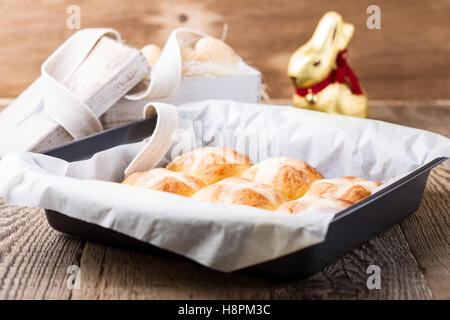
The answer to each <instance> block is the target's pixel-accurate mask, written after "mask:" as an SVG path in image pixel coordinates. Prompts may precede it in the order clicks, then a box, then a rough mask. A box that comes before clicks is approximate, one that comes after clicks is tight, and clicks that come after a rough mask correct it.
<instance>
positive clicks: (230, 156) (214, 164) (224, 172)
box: [166, 147, 251, 184]
mask: <svg viewBox="0 0 450 320" xmlns="http://www.w3.org/2000/svg"><path fill="white" fill-rule="evenodd" d="M250 166H251V163H250V159H249V157H248V156H247V155H245V154H242V153H239V152H237V151H235V150H233V149H230V148H226V147H203V148H199V149H196V150H194V151H191V152H188V153H185V154H182V155H180V156H178V157H176V158H175V159H174V160H173V161H172V162H171V163H169V164H168V165H167V167H166V168H167V169H169V170H171V171H176V172H184V173H187V174H189V175H192V176H194V177H197V178H199V179H200V180H202V181H203V182H204V183H206V184H212V183H215V182H217V181H220V180H222V179H225V178H228V177H239V176H240V175H241V174H242V173H243V172H244V171H245V170H247V169H248V168H249V167H250Z"/></svg>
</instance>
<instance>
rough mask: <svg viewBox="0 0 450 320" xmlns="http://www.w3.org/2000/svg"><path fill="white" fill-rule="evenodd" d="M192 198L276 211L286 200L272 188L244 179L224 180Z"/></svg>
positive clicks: (202, 190)
mask: <svg viewBox="0 0 450 320" xmlns="http://www.w3.org/2000/svg"><path fill="white" fill-rule="evenodd" d="M192 198H193V199H198V200H203V201H207V202H212V203H220V204H243V205H247V206H252V207H256V208H261V209H267V210H275V209H276V208H278V206H279V205H280V204H281V203H283V202H284V200H285V199H284V198H283V195H282V194H281V193H279V192H278V191H276V190H274V189H272V188H271V187H270V186H268V185H265V184H262V183H258V182H253V181H250V180H248V179H243V178H226V179H223V180H221V181H219V182H217V183H215V184H212V185H209V186H207V187H205V188H203V189H201V190H200V191H198V192H197V193H195V194H194V195H193V196H192Z"/></svg>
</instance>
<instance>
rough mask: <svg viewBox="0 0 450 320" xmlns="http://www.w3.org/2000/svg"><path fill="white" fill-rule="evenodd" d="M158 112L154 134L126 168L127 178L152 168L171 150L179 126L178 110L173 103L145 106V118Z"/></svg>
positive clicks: (156, 103) (154, 103) (151, 103)
mask: <svg viewBox="0 0 450 320" xmlns="http://www.w3.org/2000/svg"><path fill="white" fill-rule="evenodd" d="M155 113H156V116H157V122H156V127H155V130H154V131H153V134H152V136H151V137H150V139H149V141H148V142H147V144H146V145H145V147H144V148H143V149H142V150H141V151H140V152H139V153H138V154H137V156H136V157H135V158H134V159H133V160H132V161H131V163H130V164H129V165H128V167H127V168H126V169H125V178H126V177H128V176H129V175H130V174H132V173H134V172H142V171H148V170H150V169H152V168H153V167H154V166H155V165H156V164H157V163H158V162H159V161H161V159H162V158H163V157H164V155H165V154H166V153H167V151H168V150H169V148H170V146H171V145H172V137H173V134H174V132H175V130H176V129H177V128H178V112H177V109H176V108H175V107H174V106H173V105H171V104H166V103H161V102H150V103H148V104H147V105H146V106H145V108H144V118H148V117H150V116H153V115H154V114H155Z"/></svg>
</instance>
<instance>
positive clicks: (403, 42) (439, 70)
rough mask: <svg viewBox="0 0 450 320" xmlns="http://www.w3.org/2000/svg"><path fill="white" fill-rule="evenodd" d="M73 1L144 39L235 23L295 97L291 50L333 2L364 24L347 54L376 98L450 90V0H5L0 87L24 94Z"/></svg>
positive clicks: (258, 61) (233, 31) (253, 54)
mask: <svg viewBox="0 0 450 320" xmlns="http://www.w3.org/2000/svg"><path fill="white" fill-rule="evenodd" d="M72 4H77V5H79V6H80V8H81V27H83V28H84V27H112V28H115V29H117V30H119V31H120V32H121V34H122V35H123V37H124V38H125V39H126V41H127V42H128V43H129V44H130V45H133V46H137V47H141V46H143V45H145V44H146V43H149V42H154V43H157V44H159V45H162V44H163V43H164V41H165V39H167V36H168V34H169V32H170V30H172V29H173V28H176V27H181V26H185V27H192V28H196V29H199V30H202V31H205V32H207V33H210V34H212V35H214V36H218V37H219V36H220V35H221V32H222V28H223V25H224V23H227V24H228V27H229V29H228V37H227V42H229V43H230V44H231V45H232V46H233V47H234V48H235V50H236V51H237V52H238V53H239V54H240V55H241V56H242V57H243V58H244V59H245V60H246V61H248V62H250V63H251V64H252V65H254V66H255V67H257V68H258V69H260V70H261V71H262V72H263V76H264V80H265V82H266V83H267V85H268V88H269V94H270V96H271V97H272V98H280V97H285V98H288V97H290V95H291V92H292V88H291V85H290V82H289V81H288V79H287V77H286V75H285V69H286V65H287V62H288V59H289V56H290V54H291V53H292V52H293V51H294V50H295V49H296V48H297V47H298V46H300V45H301V44H303V43H304V42H306V41H307V40H308V39H309V37H310V36H311V34H312V32H313V30H314V27H315V25H316V24H317V22H318V20H319V19H320V17H321V16H322V15H323V14H324V13H325V12H326V11H329V10H335V11H338V12H339V13H341V14H342V15H343V17H344V19H345V20H346V21H347V22H350V23H353V24H354V25H355V26H356V32H355V35H354V38H353V40H352V42H351V44H350V58H349V60H350V64H351V66H352V67H353V68H354V69H355V70H356V72H357V74H358V75H359V76H360V78H361V81H362V83H363V85H364V86H365V88H366V89H367V92H368V94H369V98H370V99H448V98H450V91H448V89H447V88H448V87H449V86H450V73H449V64H448V61H449V56H450V39H449V32H448V30H449V29H450V19H448V17H449V16H450V1H448V0H428V1H408V0H396V1H387V0H380V1H373V0H370V1H369V0H335V1H327V0H315V1H292V0H277V1H271V0H246V1H242V0H227V1H222V0H205V1H201V2H200V1H193V0H177V1H168V0H165V1H159V0H134V1H120V0H109V1H105V0H103V1H102V0H91V1H73V0H70V1H65V0H61V1H55V0H32V1H31V0H2V1H1V2H0V18H1V19H0V48H1V49H0V96H2V97H14V96H17V95H18V94H19V93H20V92H21V91H22V90H23V89H24V88H26V87H27V86H28V85H29V84H30V83H31V82H32V81H33V80H34V79H35V78H36V77H37V76H38V74H39V72H40V65H41V63H42V62H43V60H44V59H45V58H46V57H47V56H48V55H49V54H50V53H51V52H52V51H53V50H55V49H56V48H57V47H58V45H59V44H61V42H62V41H63V40H64V39H66V38H67V37H69V36H70V35H71V34H72V33H73V32H74V30H69V29H68V28H67V27H66V20H67V18H68V17H69V15H68V14H67V13H66V9H67V7H68V6H69V5H72ZM370 4H378V5H379V6H380V8H381V28H382V29H381V30H369V29H367V27H366V19H367V17H368V14H367V13H366V9H367V7H368V6H369V5H370Z"/></svg>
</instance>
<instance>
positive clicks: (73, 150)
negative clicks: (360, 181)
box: [44, 119, 447, 280]
mask: <svg viewBox="0 0 450 320" xmlns="http://www.w3.org/2000/svg"><path fill="white" fill-rule="evenodd" d="M155 126H156V120H155V119H146V120H142V121H137V122H133V123H130V124H127V125H124V126H121V127H118V128H115V129H111V130H108V131H105V132H102V133H99V134H96V135H93V136H90V137H87V138H85V139H82V140H78V141H76V142H72V143H68V144H66V145H63V146H60V147H57V148H54V149H51V150H49V151H46V152H44V154H47V155H49V156H53V157H57V158H60V159H64V160H66V161H69V162H73V161H79V160H83V159H88V158H90V157H91V156H92V155H94V154H95V153H97V152H100V151H103V150H106V149H109V148H112V147H115V146H118V145H121V144H126V143H132V142H137V141H141V140H143V139H145V138H147V137H149V136H151V134H152V132H153V130H154V128H155ZM446 159H447V158H437V159H435V160H433V161H431V162H429V163H428V164H426V165H424V166H422V167H421V168H419V169H417V170H415V171H414V172H412V173H410V174H408V175H407V176H405V177H403V178H401V179H400V180H398V181H396V182H395V183H393V184H392V185H390V186H388V187H387V188H385V189H383V190H381V191H379V192H377V193H376V194H374V195H372V196H370V197H368V198H366V199H364V200H363V201H361V202H358V203H357V204H355V205H353V206H351V207H348V208H346V209H345V210H343V211H341V212H339V213H338V214H337V215H336V216H335V217H334V218H333V220H332V222H331V223H330V225H329V228H328V232H327V235H326V239H325V241H324V242H322V243H319V244H317V245H314V246H311V247H308V248H305V249H302V250H299V251H296V252H293V253H290V254H288V255H285V256H282V257H279V258H276V259H273V260H270V261H267V262H264V263H260V264H258V265H254V266H251V267H248V268H245V269H242V270H239V271H238V272H241V273H246V274H252V275H257V276H262V277H266V278H275V279H279V280H296V279H302V278H306V277H308V276H310V275H312V274H314V273H316V272H318V271H320V270H322V268H323V267H325V266H326V265H327V264H329V263H331V262H332V261H334V260H336V259H338V258H340V257H342V256H343V255H345V254H346V253H348V252H350V251H352V250H353V249H355V248H357V247H359V246H360V245H361V244H363V243H364V242H366V241H367V240H369V239H370V238H372V237H373V236H375V235H376V234H378V233H380V232H383V231H384V230H386V229H387V228H389V227H390V226H392V225H393V224H395V223H397V222H399V221H401V220H403V219H405V218H406V217H408V216H409V215H411V214H412V213H414V212H415V211H416V210H417V209H418V207H419V205H420V201H421V199H422V195H423V191H424V189H425V185H426V182H427V179H428V175H429V174H430V171H431V169H432V168H433V167H435V166H437V165H438V164H440V163H441V162H443V161H444V160H446ZM45 214H46V217H47V221H48V223H49V224H50V226H51V227H52V228H53V229H55V230H57V231H59V232H63V233H68V234H73V235H77V236H80V237H84V238H88V239H90V240H93V241H97V242H102V243H105V244H109V245H113V246H117V247H121V248H126V249H131V250H137V251H140V252H146V253H150V254H158V255H163V256H165V257H170V258H174V259H183V260H189V259H188V258H185V257H183V256H180V255H178V254H175V253H171V252H168V251H166V250H163V249H160V248H157V247H155V246H153V245H151V244H148V243H145V242H143V241H140V240H137V239H134V238H132V237H129V236H127V235H125V234H122V233H119V232H116V231H114V230H110V229H107V228H104V227H101V226H99V225H96V224H91V223H88V222H85V221H81V220H78V219H75V218H72V217H69V216H67V215H65V214H64V213H61V212H56V211H52V210H45ZM194 263H195V262H194Z"/></svg>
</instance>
